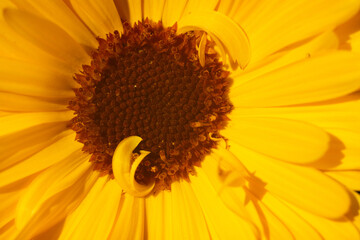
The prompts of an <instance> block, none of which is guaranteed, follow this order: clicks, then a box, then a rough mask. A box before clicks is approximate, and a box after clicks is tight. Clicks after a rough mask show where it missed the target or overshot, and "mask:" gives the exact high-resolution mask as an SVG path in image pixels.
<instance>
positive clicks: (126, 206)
mask: <svg viewBox="0 0 360 240" xmlns="http://www.w3.org/2000/svg"><path fill="white" fill-rule="evenodd" d="M144 208H145V200H144V198H137V197H133V196H131V195H129V194H125V195H124V196H123V200H122V204H121V208H119V211H118V215H117V217H116V219H117V220H116V223H115V224H114V226H113V230H112V232H111V234H110V236H109V239H110V240H117V239H134V240H142V239H144V234H145V228H144V224H145V209H144Z"/></svg>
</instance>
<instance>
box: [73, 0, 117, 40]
mask: <svg viewBox="0 0 360 240" xmlns="http://www.w3.org/2000/svg"><path fill="white" fill-rule="evenodd" d="M70 2H71V4H72V6H73V7H74V10H75V12H76V13H77V14H78V15H79V16H80V18H81V19H82V20H83V21H84V22H85V24H86V25H87V26H88V27H89V28H90V29H91V30H92V31H93V33H94V34H95V35H96V36H100V37H105V36H106V34H108V33H109V32H114V30H118V31H119V32H120V33H122V31H123V27H122V23H121V20H120V16H119V14H118V12H117V11H116V7H115V4H114V2H113V1H112V0H104V1H101V3H100V2H99V1H96V0H91V1H85V0H71V1H70Z"/></svg>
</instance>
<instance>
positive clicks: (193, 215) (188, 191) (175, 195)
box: [165, 181, 210, 240]
mask: <svg viewBox="0 0 360 240" xmlns="http://www.w3.org/2000/svg"><path fill="white" fill-rule="evenodd" d="M171 195H172V196H171V198H172V209H173V211H172V214H173V222H172V228H173V236H174V239H179V240H181V239H210V236H209V232H208V229H207V225H206V222H205V218H204V215H203V212H202V211H201V206H200V204H199V202H198V201H197V199H196V197H195V194H194V192H193V190H192V188H191V185H190V184H189V183H188V182H184V181H180V182H174V183H173V184H172V185H171ZM165 214H167V213H165ZM169 227H170V226H169Z"/></svg>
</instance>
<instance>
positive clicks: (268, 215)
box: [245, 192, 297, 239]
mask: <svg viewBox="0 0 360 240" xmlns="http://www.w3.org/2000/svg"><path fill="white" fill-rule="evenodd" d="M247 195H248V201H249V202H248V203H246V204H245V208H246V210H247V211H248V212H249V214H250V215H251V216H252V218H253V219H254V220H253V221H254V222H256V225H257V226H258V228H259V229H262V236H263V239H297V238H294V235H293V233H292V232H290V230H289V229H288V228H287V226H286V225H285V221H288V220H287V219H286V220H284V219H279V218H278V216H276V214H275V213H274V212H273V209H272V207H270V206H269V207H268V206H266V205H265V204H263V203H262V201H260V200H259V199H257V198H256V197H255V196H254V195H252V194H251V193H249V192H248V193H247Z"/></svg>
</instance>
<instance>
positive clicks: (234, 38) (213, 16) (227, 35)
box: [178, 11, 250, 69]
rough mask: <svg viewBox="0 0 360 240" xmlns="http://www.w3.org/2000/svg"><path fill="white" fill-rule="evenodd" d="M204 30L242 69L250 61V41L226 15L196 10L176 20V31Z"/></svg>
mask: <svg viewBox="0 0 360 240" xmlns="http://www.w3.org/2000/svg"><path fill="white" fill-rule="evenodd" d="M193 30H204V31H206V32H207V33H209V34H212V35H214V36H215V37H217V38H218V39H219V40H220V41H221V43H222V44H223V45H224V47H225V48H226V49H227V52H228V54H229V55H230V57H231V59H232V61H233V62H237V63H238V64H239V66H240V68H242V69H244V68H245V67H246V66H247V64H248V63H249V61H250V43H249V39H248V37H247V35H246V33H245V31H244V30H243V29H242V28H241V27H240V26H239V25H238V24H236V23H235V22H234V21H232V20H231V19H230V18H229V17H227V16H226V15H224V14H222V13H219V12H214V11H196V12H194V13H191V14H188V15H185V16H184V17H182V18H181V19H180V20H179V22H178V33H185V32H188V31H193Z"/></svg>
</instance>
